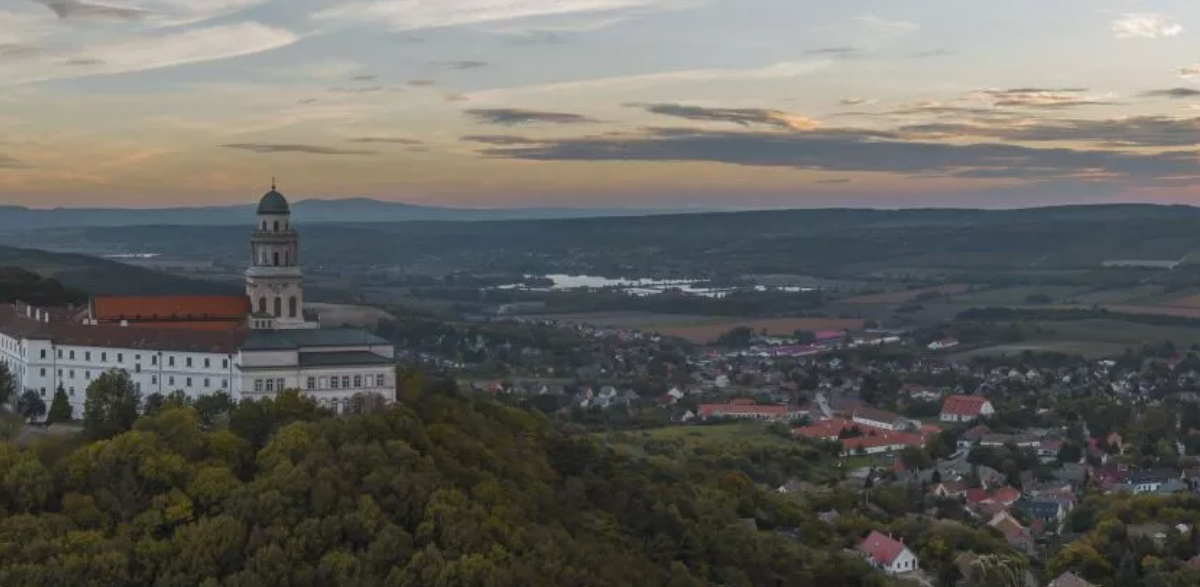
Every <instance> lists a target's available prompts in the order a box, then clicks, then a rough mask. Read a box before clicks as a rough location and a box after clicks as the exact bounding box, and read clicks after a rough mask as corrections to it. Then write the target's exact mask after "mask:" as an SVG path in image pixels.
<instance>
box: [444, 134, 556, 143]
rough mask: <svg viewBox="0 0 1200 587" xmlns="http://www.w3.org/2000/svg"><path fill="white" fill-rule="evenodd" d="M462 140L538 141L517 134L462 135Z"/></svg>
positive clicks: (492, 141)
mask: <svg viewBox="0 0 1200 587" xmlns="http://www.w3.org/2000/svg"><path fill="white" fill-rule="evenodd" d="M462 140H464V141H467V142H472V143H484V144H486V145H535V144H537V143H538V141H537V140H535V139H530V138H527V137H521V136H516V135H467V136H465V137H462Z"/></svg>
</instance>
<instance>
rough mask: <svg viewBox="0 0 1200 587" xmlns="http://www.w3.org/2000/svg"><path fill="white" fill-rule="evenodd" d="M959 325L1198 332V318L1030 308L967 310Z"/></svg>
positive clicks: (1076, 309)
mask: <svg viewBox="0 0 1200 587" xmlns="http://www.w3.org/2000/svg"><path fill="white" fill-rule="evenodd" d="M954 319H955V320H959V321H979V322H1070V321H1074V320H1120V321H1122V322H1136V323H1139V324H1153V325H1155V326H1187V327H1191V328H1200V318H1188V317H1186V316H1169V315H1166V314H1131V313H1123V312H1112V311H1109V310H1106V309H1104V308H1071V309H1034V308H1003V307H988V308H971V309H969V310H964V311H962V312H959V313H958V314H957V315H956V316H955V317H954Z"/></svg>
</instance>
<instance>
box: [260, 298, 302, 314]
mask: <svg viewBox="0 0 1200 587" xmlns="http://www.w3.org/2000/svg"><path fill="white" fill-rule="evenodd" d="M299 306H300V304H299V302H297V301H296V296H292V297H290V298H288V318H295V317H296V315H297V313H298V312H299V311H300V308H299ZM258 313H259V314H266V313H267V297H266V296H262V297H260V298H258ZM271 315H272V316H275V317H276V318H283V298H275V312H274V313H272V314H271Z"/></svg>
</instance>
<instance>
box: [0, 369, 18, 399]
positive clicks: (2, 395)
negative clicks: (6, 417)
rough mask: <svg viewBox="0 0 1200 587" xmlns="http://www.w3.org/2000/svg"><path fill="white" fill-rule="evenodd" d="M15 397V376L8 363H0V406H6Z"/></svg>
mask: <svg viewBox="0 0 1200 587" xmlns="http://www.w3.org/2000/svg"><path fill="white" fill-rule="evenodd" d="M15 399H17V378H16V377H14V376H13V374H12V371H9V370H8V365H6V364H5V363H0V406H6V405H8V404H10V403H12V402H13V400H15Z"/></svg>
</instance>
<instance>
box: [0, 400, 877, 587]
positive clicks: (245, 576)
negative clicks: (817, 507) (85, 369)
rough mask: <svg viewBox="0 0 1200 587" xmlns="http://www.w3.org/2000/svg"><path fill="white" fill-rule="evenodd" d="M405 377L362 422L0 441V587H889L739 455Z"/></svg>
mask: <svg viewBox="0 0 1200 587" xmlns="http://www.w3.org/2000/svg"><path fill="white" fill-rule="evenodd" d="M415 381H417V380H416V379H409V383H410V384H409V385H407V386H406V390H405V391H404V392H403V394H402V399H403V400H404V405H403V406H399V407H395V408H392V409H390V410H388V411H386V412H383V413H377V414H374V415H370V416H363V417H354V418H332V417H328V416H326V415H324V414H322V413H321V411H320V410H319V409H317V408H316V407H315V405H313V404H309V403H307V401H306V400H303V399H301V397H300V396H299V395H297V394H284V396H282V398H281V399H279V400H277V401H275V402H269V401H268V402H264V403H254V402H250V403H244V404H242V405H241V406H238V407H236V408H233V412H232V413H231V414H230V415H229V418H228V421H229V422H230V427H229V428H228V429H218V430H216V431H212V432H206V431H204V430H203V429H202V428H201V427H200V426H199V425H198V414H197V412H195V411H194V410H192V409H178V408H175V409H172V408H167V409H165V411H163V412H160V413H158V414H156V415H153V416H149V417H143V418H141V419H140V420H139V421H138V422H137V423H136V424H135V425H134V430H133V431H132V432H127V433H123V434H120V435H118V436H116V437H114V438H112V439H110V440H103V441H97V442H92V443H90V444H86V445H82V446H79V447H78V448H75V449H74V450H73V451H71V450H69V449H68V448H67V447H65V446H63V445H62V444H59V443H57V442H55V441H44V442H46V443H47V444H41V445H36V446H35V447H34V448H33V449H32V450H22V449H19V448H17V447H16V446H14V445H7V444H0V469H2V470H5V471H17V470H19V471H21V474H20V475H7V476H0V584H3V585H89V586H97V587H99V586H113V587H116V586H121V587H141V586H145V587H150V586H164V585H179V586H184V585H187V586H194V585H203V586H205V587H259V586H262V585H292V586H297V587H299V586H310V585H311V586H317V585H320V586H344V587H377V586H378V587H383V586H405V587H408V586H411V587H418V586H421V587H428V586H439V587H460V586H461V587H468V586H470V587H484V586H487V587H507V586H514V587H515V586H518V585H520V586H529V587H536V586H542V585H545V586H548V587H549V586H553V587H560V586H568V585H571V586H581V587H584V586H587V587H592V586H594V587H600V586H622V587H634V586H637V587H653V586H662V587H701V586H703V585H728V586H739V587H749V586H772V587H777V586H784V585H797V586H800V585H822V586H825V587H843V586H844V587H884V586H887V585H892V583H891V582H890V580H889V579H887V578H886V577H884V576H882V575H880V574H879V573H877V572H876V571H873V570H871V569H869V568H868V567H867V566H866V564H865V562H864V561H862V560H861V559H859V558H858V557H855V556H853V555H847V554H843V553H842V552H841V549H842V548H843V547H845V546H847V545H848V543H849V541H848V540H847V538H846V537H843V536H840V535H836V534H835V533H834V531H833V530H832V527H830V526H827V525H823V524H822V523H821V522H818V521H817V519H816V517H815V514H814V513H813V512H811V511H808V510H807V509H806V508H805V507H804V506H803V505H801V504H799V503H797V502H795V501H790V500H787V499H786V498H785V497H783V496H780V495H778V494H776V493H774V492H771V491H763V490H761V489H759V488H757V487H756V486H755V484H754V480H753V479H751V478H750V477H749V476H748V475H747V474H746V473H744V472H742V471H741V470H740V469H739V467H740V466H743V465H746V466H748V465H750V463H751V458H750V455H741V456H737V455H717V454H712V455H708V456H707V457H706V458H703V459H702V458H699V457H700V455H697V457H698V458H694V459H683V460H677V459H665V458H656V457H649V458H644V457H637V456H631V455H626V454H621V453H617V452H614V450H612V449H609V448H606V447H605V446H604V445H603V444H601V443H600V442H599V441H597V440H595V439H592V438H591V437H589V436H588V435H586V434H575V433H572V432H570V431H569V430H562V429H558V428H555V427H554V426H552V425H551V424H550V423H549V422H547V421H545V420H544V419H542V418H541V417H540V416H535V415H533V414H532V413H529V412H524V411H518V410H515V409H511V408H505V407H502V406H500V405H499V404H496V403H493V402H492V401H491V400H486V399H473V398H468V397H463V396H460V395H459V394H458V392H457V391H456V390H455V388H454V386H453V384H452V383H438V384H433V385H419V384H417V383H415ZM211 407H212V406H208V408H211ZM206 414H208V415H210V416H211V415H212V414H213V411H212V410H211V409H209V410H208V411H206ZM222 419H223V418H221V417H216V418H214V420H222ZM272 430H276V431H275V432H274V434H271V432H272ZM796 450H801V447H800V446H799V445H797V449H796ZM804 450H806V451H807V453H806V455H805V456H803V457H799V456H798V457H796V459H795V460H796V461H797V462H804V463H806V466H813V465H815V464H816V463H818V462H821V461H825V460H828V459H829V457H827V456H822V455H821V454H820V453H819V452H818V451H816V450H815V449H811V448H808V449H804ZM752 520H753V521H752ZM754 526H757V527H758V528H759V529H757V530H756V529H754Z"/></svg>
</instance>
